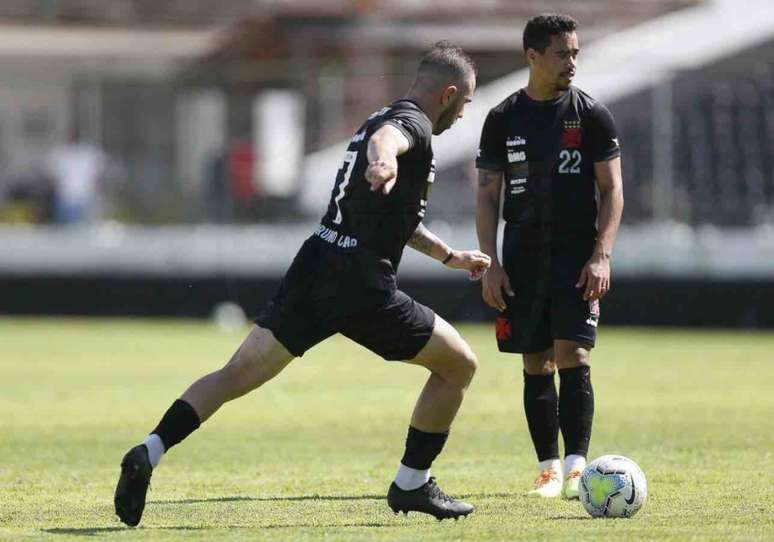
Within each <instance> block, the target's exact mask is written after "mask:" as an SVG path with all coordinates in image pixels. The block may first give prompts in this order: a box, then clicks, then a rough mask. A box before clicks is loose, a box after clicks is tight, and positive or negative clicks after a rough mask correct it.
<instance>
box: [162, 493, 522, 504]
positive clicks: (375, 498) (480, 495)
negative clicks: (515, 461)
mask: <svg viewBox="0 0 774 542" xmlns="http://www.w3.org/2000/svg"><path fill="white" fill-rule="evenodd" d="M519 495H520V494H518V493H469V494H466V495H460V496H459V498H460V499H491V498H510V497H517V496H519ZM386 498H387V495H386V494H382V495H297V496H288V497H245V496H233V497H211V498H208V499H177V500H159V501H148V504H201V503H208V502H209V503H212V502H240V501H245V502H283V501H286V502H297V501H381V500H385V499H386Z"/></svg>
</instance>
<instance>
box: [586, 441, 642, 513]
mask: <svg viewBox="0 0 774 542" xmlns="http://www.w3.org/2000/svg"><path fill="white" fill-rule="evenodd" d="M647 494H648V485H647V481H646V479H645V474H644V473H643V472H642V470H641V469H640V467H639V466H638V465H637V464H636V463H635V462H634V461H632V460H631V459H629V458H627V457H623V456H620V455H605V456H602V457H600V458H597V459H595V460H594V461H592V462H591V463H589V465H588V466H587V467H586V468H585V469H584V471H583V474H581V480H580V501H581V503H582V504H583V507H584V508H585V509H586V511H587V512H588V513H589V514H591V515H592V516H594V517H609V518H630V517H632V516H634V515H635V514H636V513H637V512H638V511H639V510H640V508H642V505H643V504H644V503H645V499H646V498H647Z"/></svg>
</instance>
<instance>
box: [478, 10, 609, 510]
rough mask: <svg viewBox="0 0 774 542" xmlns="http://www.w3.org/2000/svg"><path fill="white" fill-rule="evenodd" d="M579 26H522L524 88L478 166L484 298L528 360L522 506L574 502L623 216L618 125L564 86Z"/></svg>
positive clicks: (495, 121)
mask: <svg viewBox="0 0 774 542" xmlns="http://www.w3.org/2000/svg"><path fill="white" fill-rule="evenodd" d="M576 26H577V24H576V22H575V21H574V20H573V19H572V18H571V17H568V16H564V15H540V16H537V17H534V18H532V19H530V21H529V22H528V23H527V26H526V28H525V29H524V51H525V54H526V56H527V62H528V64H529V83H528V85H527V87H526V88H523V89H521V90H519V91H517V92H515V93H514V94H512V95H511V96H509V97H508V98H506V99H505V100H504V101H503V102H502V103H500V104H499V105H497V106H496V107H494V108H493V109H492V110H491V111H490V112H489V115H488V117H487V119H486V121H485V123H484V128H483V131H482V134H481V145H480V148H479V155H478V158H477V161H476V166H477V167H478V169H479V188H478V196H477V200H478V201H477V211H476V227H477V230H478V238H479V243H480V246H481V250H482V251H483V252H484V253H486V254H488V255H489V256H490V257H491V258H492V266H491V268H490V270H489V272H488V273H487V274H486V276H485V277H484V280H483V285H482V286H483V288H482V295H483V298H484V301H485V302H486V303H487V304H488V305H490V306H491V307H492V308H494V309H496V310H498V311H500V314H499V316H498V318H497V322H496V329H495V331H496V337H497V344H498V347H499V349H500V351H501V352H513V353H521V354H522V357H523V361H524V410H525V413H526V417H527V425H528V426H529V431H530V435H531V437H532V441H533V443H534V445H535V451H536V453H537V458H538V472H539V474H538V477H537V480H536V482H535V486H534V488H533V489H532V490H531V491H529V492H528V495H529V496H534V497H558V496H560V495H563V496H564V497H565V498H571V499H572V498H577V497H578V482H579V477H580V473H581V472H582V470H583V468H584V466H585V462H586V455H587V453H588V448H589V440H590V437H591V425H592V418H593V414H594V393H593V390H592V386H591V373H590V365H589V363H590V360H589V353H590V350H591V349H592V348H593V346H594V342H595V340H596V330H597V324H598V322H599V299H600V298H602V297H603V296H604V295H605V294H606V293H607V291H608V290H609V289H610V255H611V252H612V249H613V242H614V241H615V237H616V234H617V232H618V225H619V223H620V220H621V213H622V211H623V189H622V181H621V159H620V149H619V146H618V140H617V139H616V132H615V126H614V123H613V118H612V116H611V115H610V113H609V111H608V110H607V109H606V108H605V106H603V105H602V104H601V103H599V102H597V101H595V100H594V99H593V98H591V97H590V96H589V95H587V94H585V93H584V92H583V91H581V90H579V89H578V88H576V87H574V86H572V85H571V82H572V79H573V76H574V75H575V68H576V63H577V58H578V53H579V47H578V37H577V35H576V33H575V29H576ZM503 192H504V204H503V219H504V220H505V233H504V238H503V254H502V260H500V259H499V258H498V257H497V226H498V220H499V205H500V197H501V193H503ZM597 192H598V194H599V212H597V201H596V193H597ZM597 222H598V224H599V229H597ZM557 368H558V370H559V381H560V385H559V394H558V395H557V391H556V387H555V385H554V374H555V372H556V369H557ZM560 430H561V432H562V436H563V440H564V455H565V461H564V465H562V462H561V461H560V460H559V457H560V456H559V443H558V437H559V431H560Z"/></svg>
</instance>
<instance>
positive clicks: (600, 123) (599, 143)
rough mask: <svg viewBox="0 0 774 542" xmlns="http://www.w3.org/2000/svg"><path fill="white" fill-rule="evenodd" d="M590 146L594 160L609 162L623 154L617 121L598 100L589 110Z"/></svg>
mask: <svg viewBox="0 0 774 542" xmlns="http://www.w3.org/2000/svg"><path fill="white" fill-rule="evenodd" d="M588 127H589V148H590V151H591V160H592V162H607V161H608V160H612V159H613V158H615V157H617V156H620V155H621V147H620V146H619V145H618V135H617V134H616V130H615V121H614V120H613V115H612V114H610V111H609V110H608V109H607V107H605V106H604V105H602V104H601V103H599V102H597V103H595V104H594V106H593V107H592V108H591V111H590V112H589V124H588Z"/></svg>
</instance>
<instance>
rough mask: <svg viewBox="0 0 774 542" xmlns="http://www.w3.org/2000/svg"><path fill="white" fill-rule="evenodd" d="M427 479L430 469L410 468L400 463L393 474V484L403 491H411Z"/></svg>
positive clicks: (423, 483)
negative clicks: (396, 471)
mask: <svg viewBox="0 0 774 542" xmlns="http://www.w3.org/2000/svg"><path fill="white" fill-rule="evenodd" d="M429 479H430V469H427V470H417V469H412V468H411V467H407V466H406V465H404V464H403V463H401V464H400V467H398V473H397V474H396V475H395V485H396V486H398V487H399V488H401V489H402V490H403V491H412V490H414V489H417V488H418V487H422V486H423V485H425V484H426V483H427V481H428V480H429Z"/></svg>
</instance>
